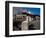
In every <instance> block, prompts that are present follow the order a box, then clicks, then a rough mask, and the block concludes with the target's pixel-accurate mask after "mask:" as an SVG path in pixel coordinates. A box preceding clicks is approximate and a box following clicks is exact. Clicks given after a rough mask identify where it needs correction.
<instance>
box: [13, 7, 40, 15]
mask: <svg viewBox="0 0 46 38" xmlns="http://www.w3.org/2000/svg"><path fill="white" fill-rule="evenodd" d="M24 10H25V11H26V12H27V13H29V14H33V15H40V8H32V7H30V8H29V7H13V13H14V15H15V14H18V13H20V12H21V11H24Z"/></svg>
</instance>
